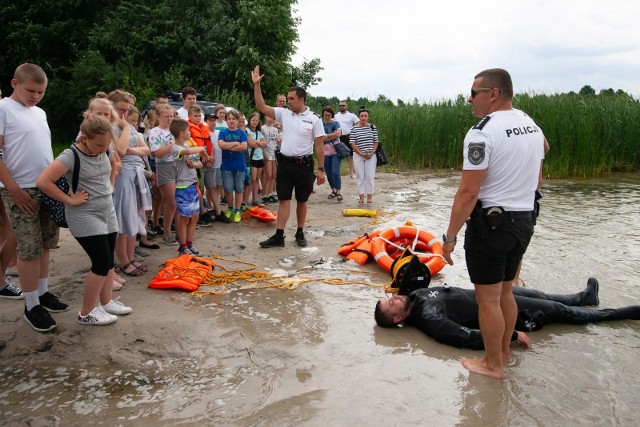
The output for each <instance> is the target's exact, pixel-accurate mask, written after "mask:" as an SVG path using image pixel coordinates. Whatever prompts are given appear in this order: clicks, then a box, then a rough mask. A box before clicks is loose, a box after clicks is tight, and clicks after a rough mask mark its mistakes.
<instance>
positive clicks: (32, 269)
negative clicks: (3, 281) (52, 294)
mask: <svg viewBox="0 0 640 427" xmlns="http://www.w3.org/2000/svg"><path fill="white" fill-rule="evenodd" d="M40 257H42V255H40ZM40 257H38V258H36V259H29V260H26V259H20V258H18V274H19V275H20V287H21V288H22V291H23V292H33V291H37V290H38V279H39V278H40Z"/></svg>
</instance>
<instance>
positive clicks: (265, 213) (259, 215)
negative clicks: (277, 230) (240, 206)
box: [247, 205, 278, 222]
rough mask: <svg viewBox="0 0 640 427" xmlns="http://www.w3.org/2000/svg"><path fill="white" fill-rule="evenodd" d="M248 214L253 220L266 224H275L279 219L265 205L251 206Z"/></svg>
mask: <svg viewBox="0 0 640 427" xmlns="http://www.w3.org/2000/svg"><path fill="white" fill-rule="evenodd" d="M247 212H248V213H249V215H250V216H251V217H252V218H255V219H258V220H260V221H264V222H273V221H275V220H276V219H278V215H277V214H276V213H275V212H273V211H270V210H269V209H265V208H264V206H263V205H258V206H251V207H250V208H248V209H247Z"/></svg>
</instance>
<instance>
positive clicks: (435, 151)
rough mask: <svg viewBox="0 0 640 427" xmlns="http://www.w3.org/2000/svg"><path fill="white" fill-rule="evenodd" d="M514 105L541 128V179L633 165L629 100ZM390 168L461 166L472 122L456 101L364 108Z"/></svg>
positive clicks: (637, 132) (612, 97)
mask: <svg viewBox="0 0 640 427" xmlns="http://www.w3.org/2000/svg"><path fill="white" fill-rule="evenodd" d="M513 104H514V107H515V108H518V109H521V110H523V111H524V112H526V113H527V114H529V115H530V116H531V117H532V118H533V119H534V120H535V121H536V123H537V124H538V125H539V126H540V128H541V129H542V130H543V132H544V134H545V136H546V138H547V140H548V141H549V144H550V146H551V151H550V152H549V153H548V154H547V157H546V159H545V163H544V176H545V177H547V178H564V177H595V176H599V175H602V174H606V173H610V172H614V171H630V170H637V169H638V168H639V167H640V103H639V102H638V101H637V100H635V99H633V98H632V97H631V96H629V95H627V94H624V93H619V94H601V95H597V96H596V95H577V94H560V95H538V94H518V95H516V96H515V97H514V100H513ZM367 108H368V109H369V111H370V121H371V122H372V123H374V124H375V125H376V126H377V127H378V132H379V134H380V140H381V141H382V142H383V144H384V148H385V151H386V152H387V155H388V156H389V157H390V159H391V162H392V165H391V166H393V167H395V168H403V167H406V168H436V169H440V168H456V169H460V168H461V166H462V147H463V140H464V136H465V134H466V132H467V131H468V130H469V128H470V127H471V126H473V125H474V124H475V123H477V122H478V119H477V118H474V117H472V116H471V107H470V105H469V104H468V103H467V102H466V99H465V98H464V97H463V96H459V97H458V98H457V99H456V100H440V101H435V102H432V103H429V104H417V103H414V104H409V105H402V106H394V105H392V104H391V103H390V102H388V101H387V102H375V101H373V102H371V103H368V104H367Z"/></svg>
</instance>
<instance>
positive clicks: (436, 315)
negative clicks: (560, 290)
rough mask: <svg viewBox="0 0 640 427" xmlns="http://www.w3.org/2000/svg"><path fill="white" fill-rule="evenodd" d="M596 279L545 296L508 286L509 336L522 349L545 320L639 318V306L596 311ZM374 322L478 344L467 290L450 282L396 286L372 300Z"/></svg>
mask: <svg viewBox="0 0 640 427" xmlns="http://www.w3.org/2000/svg"><path fill="white" fill-rule="evenodd" d="M598 288H599V284H598V281H597V280H596V279H595V278H593V277H591V278H589V280H588V281H587V288H586V289H585V290H584V291H582V292H578V293H576V294H572V295H549V294H545V293H543V292H540V291H535V290H532V289H525V288H519V287H514V288H513V294H514V296H515V299H516V303H517V305H518V317H517V320H516V328H515V331H514V333H513V335H512V337H511V340H512V341H518V342H519V343H520V344H523V345H524V346H526V347H530V346H531V340H530V339H529V337H528V336H527V335H526V334H525V333H524V331H536V330H539V329H541V328H542V326H543V325H544V324H545V323H567V324H574V325H582V324H586V323H593V322H602V321H608V320H623V319H631V320H640V306H638V305H634V306H629V307H623V308H617V309H604V310H598V309H594V308H586V307H585V306H595V305H598V303H599V300H598ZM375 319H376V322H377V323H378V325H380V326H383V327H394V326H397V325H399V324H403V323H404V324H407V325H411V326H415V327H416V328H418V329H420V330H421V331H422V332H424V333H425V334H427V335H428V336H430V337H432V338H433V339H435V340H436V341H438V342H441V343H443V344H448V345H452V346H455V347H464V348H471V349H477V350H481V349H483V348H484V344H483V341H482V335H481V334H480V329H479V324H478V304H477V303H476V295H475V291H474V290H473V289H462V288H456V287H452V286H448V285H446V284H445V286H441V287H440V286H439V287H429V288H423V289H418V290H409V292H407V291H406V290H405V289H402V288H401V289H400V291H399V292H398V295H393V296H391V297H388V298H383V299H381V300H379V301H378V303H377V304H376V309H375Z"/></svg>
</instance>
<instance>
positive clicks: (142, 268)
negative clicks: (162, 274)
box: [129, 261, 149, 273]
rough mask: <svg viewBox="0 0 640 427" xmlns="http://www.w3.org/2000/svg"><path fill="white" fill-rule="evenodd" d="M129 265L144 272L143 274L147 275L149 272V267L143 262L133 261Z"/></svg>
mask: <svg viewBox="0 0 640 427" xmlns="http://www.w3.org/2000/svg"><path fill="white" fill-rule="evenodd" d="M129 264H131V265H133V266H134V267H135V268H137V269H138V270H140V271H142V272H143V273H146V272H147V271H149V267H147V266H146V265H144V264H143V263H141V262H138V261H131V262H130V263H129ZM136 264H137V265H136Z"/></svg>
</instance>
